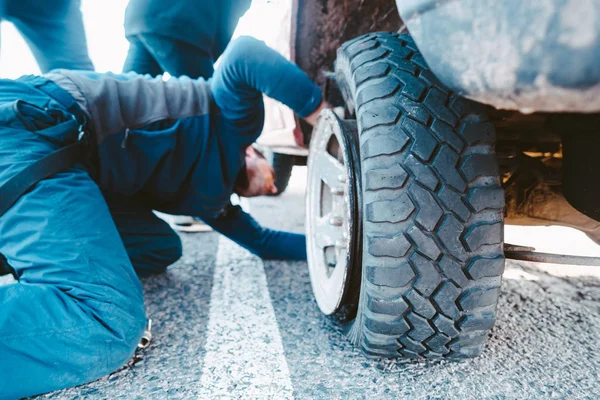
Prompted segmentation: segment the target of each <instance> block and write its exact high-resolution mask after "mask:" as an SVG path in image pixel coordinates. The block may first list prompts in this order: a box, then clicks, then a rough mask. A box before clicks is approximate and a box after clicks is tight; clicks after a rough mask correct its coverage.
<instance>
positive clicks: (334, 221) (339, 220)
mask: <svg viewBox="0 0 600 400" xmlns="http://www.w3.org/2000/svg"><path fill="white" fill-rule="evenodd" d="M329 223H330V224H331V225H333V226H342V225H343V224H344V219H343V218H342V217H338V216H334V217H331V218H329Z"/></svg>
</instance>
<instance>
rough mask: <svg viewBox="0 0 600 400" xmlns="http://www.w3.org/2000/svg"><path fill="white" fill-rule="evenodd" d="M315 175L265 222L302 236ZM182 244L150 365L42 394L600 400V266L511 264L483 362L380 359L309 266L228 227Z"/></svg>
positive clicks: (164, 280)
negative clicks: (254, 245)
mask: <svg viewBox="0 0 600 400" xmlns="http://www.w3.org/2000/svg"><path fill="white" fill-rule="evenodd" d="M303 171H304V169H298V170H297V171H295V175H294V185H293V186H292V187H291V188H290V189H289V191H288V192H287V193H285V194H284V195H282V196H281V197H279V198H265V199H258V200H255V201H253V202H251V209H252V212H253V214H254V215H256V216H257V217H258V218H259V219H260V220H261V221H262V222H263V223H264V224H266V225H269V226H272V227H279V228H286V229H290V230H296V231H301V230H302V229H303V218H304V210H303V208H304V207H303V202H304V194H303V189H302V186H303V175H302V172H303ZM529 236H531V235H529ZM182 239H183V243H184V257H183V258H182V259H181V260H180V261H179V262H178V263H177V264H175V265H173V266H172V267H171V268H170V270H169V272H168V273H166V274H164V275H162V276H158V277H154V278H150V279H146V280H145V281H144V288H145V293H146V305H147V309H148V315H149V317H151V318H152V320H153V336H154V337H153V339H152V342H151V345H150V346H149V347H148V348H147V349H146V350H144V351H142V352H140V353H139V354H138V355H137V358H136V360H137V362H135V363H130V365H128V366H126V367H125V368H123V369H122V370H120V371H118V372H116V373H114V374H112V375H111V376H109V377H106V378H103V379H100V380H99V381H97V382H93V383H91V384H88V385H84V386H81V387H77V388H73V389H69V390H64V391H60V392H55V393H51V394H48V395H45V396H43V397H40V398H45V399H61V400H62V399H65V400H66V399H80V398H86V399H208V398H219V399H221V398H222V399H293V398H294V399H437V398H441V399H447V398H448V399H449V398H455V399H513V398H514V399H551V398H557V399H599V398H600V268H596V269H594V268H586V269H582V267H558V268H556V267H542V266H539V265H537V264H524V263H516V262H509V263H508V265H507V269H506V274H505V276H504V282H503V286H502V295H501V297H500V304H499V315H498V322H497V324H496V327H495V328H494V330H493V332H492V334H491V335H490V339H489V343H488V346H487V349H486V351H485V353H484V354H483V355H482V356H481V357H479V358H477V359H473V360H466V361H459V362H444V361H442V362H439V361H438V362H408V361H402V360H400V361H398V360H371V359H367V358H365V357H363V356H362V355H361V354H360V353H359V352H358V351H357V350H356V349H354V348H353V347H352V345H351V344H350V343H349V342H348V341H347V340H346V339H345V338H344V335H343V331H342V327H341V326H340V325H339V324H338V323H337V322H336V321H335V320H332V319H330V318H327V317H325V316H323V315H321V313H320V312H319V309H318V308H317V305H316V303H315V301H314V299H313V296H312V293H311V288H310V281H309V277H308V271H307V267H306V264H305V263H301V262H263V261H261V260H260V259H258V258H256V257H253V256H251V255H250V254H249V253H247V252H246V251H244V250H242V249H241V248H239V247H237V246H236V245H234V244H233V243H232V242H230V241H228V240H226V239H224V238H222V237H219V236H218V235H217V234H215V233H199V234H183V235H182ZM555 240H556V239H555ZM557 243H562V241H561V240H560V238H559V239H558V242H557ZM563 244H564V243H563ZM587 245H588V247H589V243H588V244H587ZM557 246H558V245H557ZM558 247H559V246H558ZM591 248H592V250H591V251H596V252H597V251H598V250H597V248H596V247H594V246H592V247H591ZM547 271H551V272H552V274H549V273H548V272H547Z"/></svg>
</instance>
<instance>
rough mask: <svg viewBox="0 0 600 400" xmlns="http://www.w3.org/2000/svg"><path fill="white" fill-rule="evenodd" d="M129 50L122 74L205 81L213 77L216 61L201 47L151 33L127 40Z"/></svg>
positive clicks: (134, 36)
mask: <svg viewBox="0 0 600 400" xmlns="http://www.w3.org/2000/svg"><path fill="white" fill-rule="evenodd" d="M127 40H129V51H128V52H127V58H126V59H125V65H124V66H123V72H137V73H138V74H150V75H152V76H156V75H162V74H163V73H165V72H168V73H169V74H170V75H172V76H182V75H186V76H189V77H190V78H194V79H196V78H204V79H208V78H210V77H212V76H213V73H214V63H215V59H214V58H213V56H212V55H211V54H210V53H209V52H208V51H207V49H204V48H202V47H200V46H194V45H192V44H190V43H187V42H184V41H182V40H178V39H175V38H169V37H166V36H160V35H154V34H139V35H133V36H130V37H128V38H127Z"/></svg>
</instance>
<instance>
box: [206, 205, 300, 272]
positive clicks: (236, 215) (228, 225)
mask: <svg viewBox="0 0 600 400" xmlns="http://www.w3.org/2000/svg"><path fill="white" fill-rule="evenodd" d="M199 217H200V218H202V220H203V221H204V222H206V224H207V225H209V226H211V227H212V228H213V229H214V230H215V231H217V232H219V233H222V234H223V235H225V236H227V237H228V238H229V239H231V240H233V241H234V242H236V243H237V244H239V245H240V246H242V247H244V248H245V249H247V250H248V251H250V252H251V253H253V254H255V255H257V256H259V257H261V258H263V259H266V260H306V236H305V235H303V234H298V233H291V232H283V231H276V230H272V229H269V228H263V227H262V226H260V224H259V223H258V222H256V220H255V219H254V218H252V217H251V216H250V215H249V214H247V213H246V212H244V211H243V210H242V208H241V207H239V206H233V205H229V206H228V207H226V209H225V212H224V213H223V214H221V215H220V216H219V217H216V218H214V217H203V216H199Z"/></svg>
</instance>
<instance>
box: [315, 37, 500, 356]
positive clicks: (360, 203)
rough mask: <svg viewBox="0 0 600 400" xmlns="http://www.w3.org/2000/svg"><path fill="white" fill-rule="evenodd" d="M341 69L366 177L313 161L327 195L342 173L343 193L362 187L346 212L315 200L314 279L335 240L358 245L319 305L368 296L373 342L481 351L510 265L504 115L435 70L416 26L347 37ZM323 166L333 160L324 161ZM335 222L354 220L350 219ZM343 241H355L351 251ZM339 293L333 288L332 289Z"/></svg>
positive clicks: (393, 347)
mask: <svg viewBox="0 0 600 400" xmlns="http://www.w3.org/2000/svg"><path fill="white" fill-rule="evenodd" d="M336 75H337V82H338V84H339V85H340V89H341V90H342V93H343V94H344V98H345V100H346V102H347V106H348V108H349V109H350V110H351V111H352V112H353V113H354V114H355V115H356V121H355V126H356V128H357V132H358V133H357V139H355V140H348V141H347V144H346V145H347V146H349V147H352V148H353V150H352V149H350V150H346V153H347V154H351V155H352V154H355V159H354V160H352V162H351V163H345V164H344V163H342V165H347V166H346V167H344V168H345V169H346V170H348V168H352V169H353V171H354V173H356V174H357V178H358V179H357V181H358V184H355V185H354V188H353V185H352V178H351V176H349V177H348V179H345V180H344V179H342V178H344V174H342V173H341V172H340V168H339V166H338V167H337V170H335V169H334V168H332V167H329V171H328V172H325V171H323V168H324V167H323V165H322V163H321V164H319V163H316V165H311V161H313V160H312V157H313V155H312V154H311V156H310V157H311V158H310V159H309V183H308V187H309V198H310V197H311V196H312V197H314V196H316V194H315V190H314V187H315V186H316V184H315V183H314V182H313V181H312V180H315V179H321V180H320V182H325V183H327V182H329V181H333V178H334V177H335V176H336V175H339V178H340V179H338V180H339V183H337V182H336V183H335V184H334V186H335V185H338V186H339V184H341V183H342V181H343V183H344V188H343V189H335V190H333V188H332V190H331V191H330V192H331V193H334V192H335V193H339V192H341V191H344V192H352V190H354V191H355V192H356V197H355V199H354V200H353V201H348V202H347V206H348V207H349V208H350V210H349V211H344V212H342V213H338V214H337V215H334V217H340V216H341V217H343V218H347V221H346V220H343V221H342V222H341V224H340V219H339V218H337V219H336V218H332V216H331V215H329V216H328V218H327V219H326V218H325V217H326V216H327V214H323V213H322V210H319V209H317V210H313V211H311V207H313V208H314V207H315V205H316V204H317V201H310V200H309V202H308V206H309V208H308V212H307V215H308V217H307V218H308V221H307V222H308V224H307V226H308V231H309V235H308V238H309V239H308V242H309V243H308V248H309V270H311V280H312V281H313V282H312V284H313V288H314V287H315V286H319V285H321V286H322V285H324V282H328V280H327V279H331V278H332V277H333V276H334V275H335V273H336V271H335V269H336V268H333V269H331V268H329V270H330V271H331V273H330V275H327V274H326V273H321V274H316V273H313V272H312V270H316V269H318V268H319V267H318V265H321V267H323V265H324V266H330V264H331V263H328V260H329V258H327V253H326V251H325V250H326V249H327V248H328V246H324V244H331V243H332V242H333V243H335V244H336V245H335V246H334V248H335V249H336V250H335V251H337V253H335V254H341V255H342V256H344V255H347V254H349V256H346V258H345V265H346V271H345V274H342V273H341V272H337V274H338V275H341V276H345V277H346V279H345V280H340V279H338V281H337V282H338V285H337V287H338V288H340V287H341V288H342V289H341V290H337V291H335V290H332V291H330V292H327V291H324V290H321V293H319V294H318V295H317V301H318V303H319V306H320V307H321V308H322V309H323V304H328V305H329V307H328V308H325V309H323V311H324V312H325V313H326V314H333V313H335V312H338V311H339V310H341V309H342V307H343V306H344V305H348V304H351V303H353V302H354V303H355V305H356V317H355V318H354V320H353V321H352V322H351V323H350V326H349V331H348V332H349V333H348V335H349V337H350V339H351V340H352V341H353V342H354V343H355V344H356V345H357V346H358V347H360V348H361V349H362V350H363V351H364V353H365V354H367V355H370V356H375V357H397V356H402V357H410V358H421V357H427V358H435V357H473V356H477V355H479V354H480V353H481V351H482V349H483V346H484V343H485V339H486V337H487V334H488V332H489V330H490V329H491V328H492V326H493V325H494V322H495V319H496V305H497V301H498V294H499V287H500V283H501V275H502V272H503V270H504V254H503V207H504V193H503V190H502V187H501V184H500V179H499V171H498V166H497V161H496V157H495V151H494V143H495V129H494V126H493V125H492V124H491V123H490V122H489V121H488V119H487V118H486V116H485V114H484V109H483V107H482V106H480V105H478V104H475V103H472V102H469V101H467V100H465V99H462V98H460V97H458V96H457V95H455V94H453V93H452V92H450V91H449V90H448V89H446V88H445V87H444V86H443V85H442V84H441V83H440V82H439V81H438V80H437V79H436V78H435V76H434V75H433V74H432V73H431V71H430V70H429V69H428V67H427V65H426V63H425V61H424V59H423V58H422V56H421V55H420V54H419V52H418V50H417V48H416V46H415V44H414V42H413V41H412V40H411V38H410V36H408V35H398V34H391V33H374V34H368V35H365V36H361V37H359V38H357V39H354V40H352V41H350V42H347V43H346V44H344V45H343V46H342V47H341V48H340V49H339V50H338V58H337V61H336ZM340 123H341V126H342V127H344V126H346V127H347V126H349V124H350V121H340ZM332 125H334V126H333V127H332ZM335 125H336V123H333V122H332V118H331V117H327V118H322V121H321V122H320V123H319V125H318V127H317V129H316V133H315V138H313V141H315V144H316V143H323V142H326V141H327V140H331V139H326V137H327V136H331V132H334V131H335V129H337V128H335ZM346 130H348V129H346ZM321 146H322V145H321ZM311 151H312V150H311ZM330 154H331V153H330ZM330 161H331V159H330ZM352 163H354V165H353V164H352ZM315 167H317V168H319V169H320V170H321V171H320V172H319V173H317V172H316V171H314V172H311V170H313V169H315ZM334 170H335V171H336V172H334ZM348 173H350V174H351V173H352V171H348ZM319 174H320V175H319ZM319 176H320V177H321V178H319ZM320 193H325V192H324V191H322V190H321V192H320ZM327 196H329V195H328V194H327ZM321 197H322V198H323V197H324V196H323V195H321ZM348 199H350V197H349V198H348ZM320 204H321V205H323V204H327V202H326V201H324V200H323V199H321V200H320ZM332 209H333V210H341V209H343V207H341V206H339V205H335V203H334V207H333V208H332ZM319 215H320V218H319ZM353 218H354V219H353ZM359 222H360V224H359ZM332 226H333V227H336V226H338V227H342V228H343V229H341V230H339V231H340V232H341V233H340V232H337V233H336V232H335V230H333V229H332ZM346 227H348V228H347V229H346ZM332 232H333V233H336V234H335V235H334V234H332ZM340 235H341V236H340ZM344 235H347V236H348V238H346V237H345V236H344ZM324 237H325V238H327V237H333V238H335V240H330V241H329V242H327V241H323V238H324ZM340 237H341V240H340ZM318 240H321V242H318ZM344 241H345V243H344ZM311 242H312V243H311ZM338 242H339V243H338ZM337 244H340V245H341V244H345V245H346V246H349V247H348V250H346V253H343V252H340V251H339V250H337V249H338V248H339V249H344V247H343V246H337ZM329 247H331V246H329ZM329 252H330V253H331V250H329ZM316 260H325V261H323V262H321V264H318V263H317V261H316ZM334 261H337V262H338V264H339V265H344V263H343V262H342V263H340V262H339V258H336V259H334ZM316 279H318V280H317V281H316V282H315V280H316ZM340 281H341V282H343V284H341V285H340V284H339V282H340ZM329 282H330V283H332V284H333V283H334V282H333V281H329ZM340 291H341V292H342V293H343V294H342V295H340ZM315 294H317V291H315ZM327 295H330V296H333V299H323V298H324V297H325V296H327ZM319 297H321V300H319ZM327 300H329V301H327Z"/></svg>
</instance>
